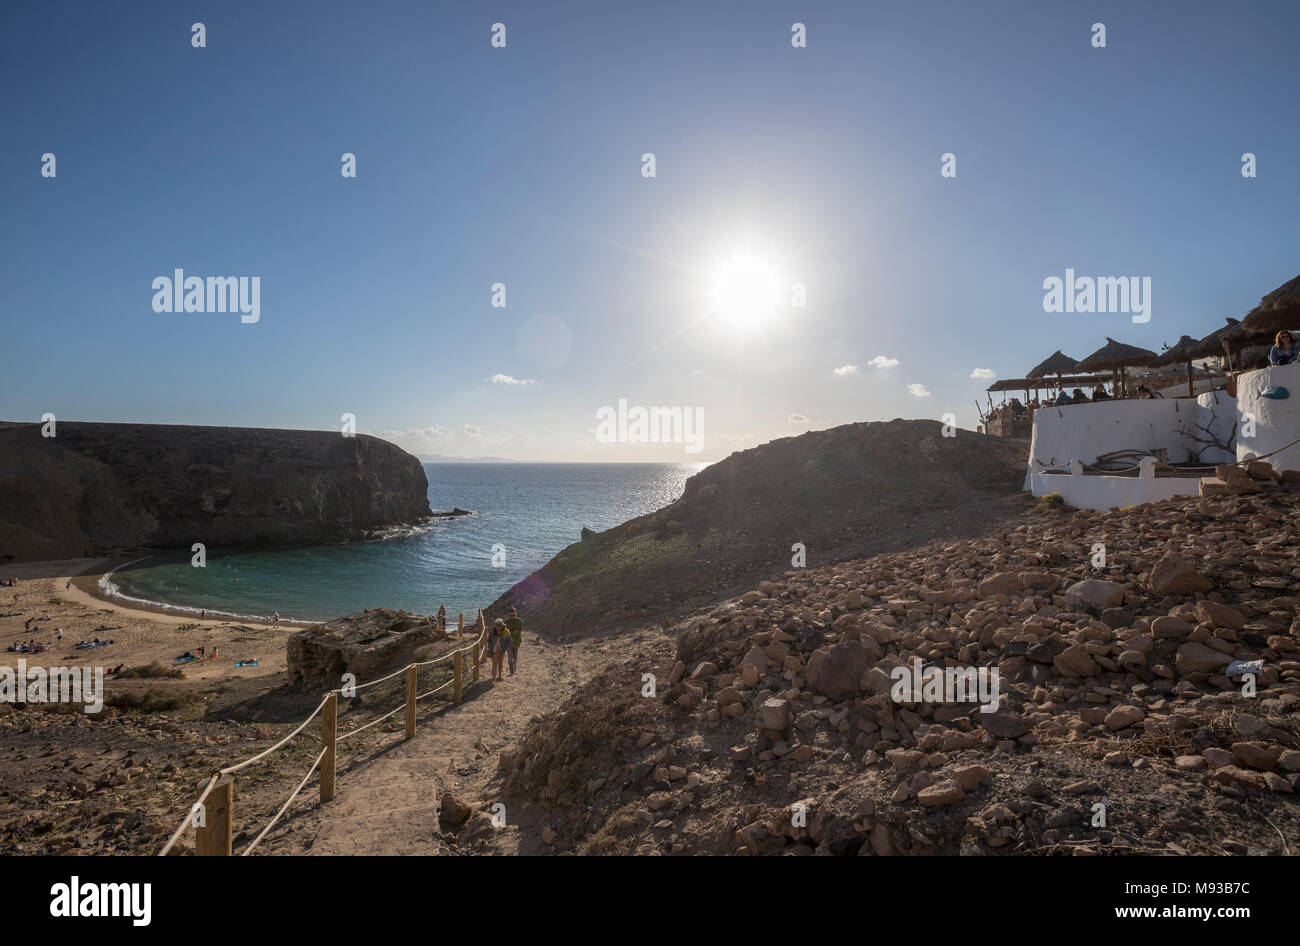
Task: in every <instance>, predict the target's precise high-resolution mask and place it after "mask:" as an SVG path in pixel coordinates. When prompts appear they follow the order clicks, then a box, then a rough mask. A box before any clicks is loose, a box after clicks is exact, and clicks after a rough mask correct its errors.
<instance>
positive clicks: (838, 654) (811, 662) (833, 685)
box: [808, 640, 874, 700]
mask: <svg viewBox="0 0 1300 946" xmlns="http://www.w3.org/2000/svg"><path fill="white" fill-rule="evenodd" d="M873 643H874V641H873ZM872 663H873V660H872V657H871V651H870V650H869V649H868V647H867V645H866V643H865V642H863V641H861V640H856V641H843V642H841V643H839V644H835V645H834V646H832V647H828V648H823V649H821V650H816V651H813V654H812V656H811V657H810V658H809V659H808V682H809V684H810V686H811V687H812V688H813V689H814V690H815V691H816V692H818V693H820V694H821V695H822V696H825V697H829V698H830V699H832V700H845V699H848V698H849V697H852V696H857V695H858V694H859V693H861V692H862V691H861V689H860V684H861V680H862V675H863V674H864V673H866V672H867V669H868V668H869V667H870V666H871V664H872Z"/></svg>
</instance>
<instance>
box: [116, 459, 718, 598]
mask: <svg viewBox="0 0 1300 946" xmlns="http://www.w3.org/2000/svg"><path fill="white" fill-rule="evenodd" d="M421 465H422V466H423V467H424V470H425V475H426V476H427V477H428V480H429V490H428V497H429V505H430V507H431V508H433V509H434V510H435V511H440V512H445V511H450V510H452V509H455V508H460V509H464V510H467V511H469V512H470V513H471V514H470V515H467V516H457V517H454V518H435V519H433V520H430V521H428V522H424V523H419V524H412V525H406V526H401V527H396V528H393V529H390V530H386V532H385V534H383V535H382V536H376V537H375V538H373V539H369V540H366V541H360V542H343V543H335V544H330V545H313V546H305V547H297V548H289V549H267V550H241V549H231V550H228V551H223V550H222V549H220V548H212V547H209V548H208V550H207V563H206V566H204V567H202V568H200V567H195V566H194V565H192V564H191V556H190V554H189V553H188V552H184V553H182V552H167V551H159V552H157V553H151V554H145V555H142V556H139V557H134V558H132V559H131V560H130V561H128V562H126V563H124V564H123V565H121V566H118V568H117V569H116V570H114V571H113V572H111V573H110V574H108V575H106V576H104V577H103V578H102V579H101V580H100V590H101V591H102V592H104V593H106V594H107V595H109V596H110V597H112V598H115V599H117V600H119V601H122V602H124V603H133V604H144V605H150V606H156V607H166V608H170V609H173V610H176V611H180V612H182V613H184V612H190V613H193V614H194V616H195V617H198V616H199V615H200V614H201V613H202V612H206V613H207V616H208V617H214V616H215V617H229V618H232V619H243V620H269V619H270V617H271V615H273V614H274V613H275V612H277V611H278V612H279V614H280V618H281V620H283V621H308V622H317V621H324V620H329V619H330V618H334V617H338V616H340V615H344V614H350V613H353V612H355V611H361V610H363V609H365V608H392V609H394V610H406V611H411V612H415V613H421V614H428V613H434V612H436V611H437V610H438V607H439V606H440V605H445V606H446V608H447V614H448V622H449V623H454V622H455V621H456V617H457V615H458V614H460V613H464V614H465V615H466V621H469V620H471V617H472V616H473V615H474V614H475V611H476V609H478V608H486V607H487V606H488V605H489V604H491V603H492V602H493V601H495V600H496V599H497V598H498V597H500V595H501V594H503V593H504V592H505V591H506V590H507V589H509V588H510V587H511V586H512V585H514V584H515V583H517V582H519V581H521V580H522V579H524V578H526V577H527V576H528V575H529V574H531V573H532V572H534V571H536V570H537V569H538V568H541V567H542V566H543V565H545V564H546V563H547V562H548V561H550V559H551V558H553V557H554V556H555V555H556V554H557V553H558V552H560V551H561V550H562V549H564V548H565V547H567V546H568V545H571V544H572V543H574V542H577V541H578V540H579V539H580V538H581V530H582V529H583V528H584V527H585V528H588V529H592V530H593V531H596V532H600V531H603V530H605V529H609V528H612V527H614V526H616V525H619V524H620V523H623V522H626V521H627V520H629V519H634V518H636V517H637V516H641V515H645V514H646V513H649V512H653V511H654V510H656V509H661V508H663V507H664V506H667V505H669V504H670V503H672V502H674V501H675V500H676V499H677V498H678V497H679V496H681V494H682V490H683V488H684V487H685V484H686V480H687V478H688V477H690V476H691V475H692V474H694V473H696V472H698V471H699V470H701V469H703V468H704V467H706V466H707V465H708V464H706V463H548V462H525V461H509V462H500V461H440V462H427V461H426V462H423V463H422V464H421Z"/></svg>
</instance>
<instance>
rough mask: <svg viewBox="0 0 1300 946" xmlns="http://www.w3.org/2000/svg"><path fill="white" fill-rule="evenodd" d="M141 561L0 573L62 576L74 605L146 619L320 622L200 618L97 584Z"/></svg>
mask: <svg viewBox="0 0 1300 946" xmlns="http://www.w3.org/2000/svg"><path fill="white" fill-rule="evenodd" d="M135 561H140V559H139V558H96V559H64V560H55V561H50V562H25V563H22V564H21V565H13V566H0V575H3V577H6V578H8V577H15V578H18V580H19V581H23V580H30V579H31V578H55V579H58V578H63V579H65V580H66V581H69V582H71V585H70V586H68V587H65V588H60V589H58V591H59V592H60V593H61V594H63V595H64V596H65V597H67V598H68V599H69V600H71V601H74V602H76V603H77V604H81V605H85V606H88V607H98V608H101V609H103V608H104V607H105V606H107V607H108V608H109V609H110V610H112V611H115V612H119V613H122V614H128V615H133V616H136V617H141V618H145V619H148V620H153V621H157V620H159V619H160V618H170V619H177V618H182V619H185V621H186V623H190V624H197V625H200V626H204V627H219V626H222V625H228V624H231V623H239V624H247V625H248V626H250V627H255V628H259V629H265V630H274V629H275V628H276V627H277V626H278V627H294V628H307V627H313V626H315V625H316V624H319V623H320V622H319V621H303V620H296V619H295V620H289V619H287V618H283V619H281V621H280V623H279V625H273V624H271V622H270V621H267V620H265V619H263V618H258V617H254V616H252V615H242V614H224V613H219V612H216V611H209V612H207V613H208V614H209V615H215V616H213V617H200V616H199V614H198V613H197V612H192V611H190V610H189V609H187V608H184V607H181V606H172V605H168V604H165V603H163V602H161V601H145V600H142V599H139V598H131V597H128V596H126V595H114V594H112V593H110V592H106V591H105V590H104V589H102V588H101V587H100V585H99V583H100V581H101V580H102V579H103V578H104V577H105V576H108V575H111V574H112V573H113V572H114V571H116V570H117V569H118V568H120V567H122V566H123V565H127V564H129V563H131V562H135ZM80 563H88V564H85V565H84V566H83V567H82V568H81V569H80V570H79V571H70V570H69V569H70V568H76V567H77V565H78V564H80ZM25 567H30V568H33V569H35V570H38V571H40V572H42V574H34V575H28V576H24V575H11V574H10V573H11V572H12V571H14V570H15V569H22V568H25Z"/></svg>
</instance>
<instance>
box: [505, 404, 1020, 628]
mask: <svg viewBox="0 0 1300 946" xmlns="http://www.w3.org/2000/svg"><path fill="white" fill-rule="evenodd" d="M1024 465H1025V446H1024V443H1023V442H1019V441H1008V440H1003V439H1001V438H998V437H987V436H983V435H981V434H976V433H971V432H970V431H965V430H958V431H956V436H954V437H945V436H943V434H942V426H941V425H940V424H939V423H938V422H937V421H925V420H894V421H890V422H888V423H861V424H846V425H844V426H842V427H834V428H831V429H830V430H821V431H814V432H811V433H807V434H803V435H802V436H799V437H787V438H784V439H782V440H775V441H773V442H771V443H767V444H763V445H762V446H760V447H756V448H754V449H752V450H745V451H742V452H739V453H734V454H732V455H731V456H729V457H727V458H726V459H725V460H722V461H721V462H719V463H715V464H713V465H712V466H709V467H707V468H706V469H704V470H702V471H700V472H699V473H697V474H696V475H695V476H693V477H691V478H690V479H689V480H688V481H687V482H686V488H685V490H684V492H683V495H682V497H681V498H680V499H678V500H677V501H676V502H675V503H673V504H672V505H670V506H666V507H665V508H663V509H661V510H659V511H657V512H654V513H651V514H649V515H645V516H641V517H640V518H637V519H633V520H631V521H630V522H625V523H624V524H623V525H621V526H617V527H616V528H613V529H610V530H608V531H606V532H602V533H594V532H591V531H590V530H587V529H583V530H582V540H581V541H579V542H575V543H574V544H573V545H570V546H569V547H568V548H566V549H565V550H564V551H562V552H561V553H560V554H559V555H557V556H556V557H555V558H553V559H552V560H551V561H550V562H548V563H547V564H546V566H545V567H543V568H542V569H541V570H539V571H537V572H535V573H533V574H532V575H530V576H529V577H528V578H526V579H525V580H524V581H522V582H520V583H519V584H517V585H515V586H514V587H513V588H511V589H510V590H509V591H508V592H506V594H504V595H503V596H502V597H501V598H500V599H499V600H498V601H497V602H496V603H495V604H493V605H492V607H491V608H490V609H489V610H488V612H487V613H488V616H489V617H497V616H499V615H501V614H502V612H503V611H504V610H505V609H506V608H508V607H510V606H511V605H515V606H518V607H519V608H520V610H521V611H522V612H525V620H526V621H527V622H528V623H529V626H530V627H532V628H535V629H536V630H537V631H539V632H540V633H553V634H565V635H573V634H578V635H585V634H591V633H595V632H597V631H601V630H606V629H609V628H612V627H615V626H618V625H623V624H628V623H634V622H638V621H640V622H644V621H646V620H648V619H650V618H654V619H662V618H663V617H664V616H665V615H668V614H672V613H674V612H676V611H679V610H680V608H681V607H682V606H685V605H687V604H692V603H694V604H699V603H702V602H705V601H711V600H716V599H717V598H718V597H720V596H725V595H726V594H727V593H730V592H734V591H737V590H743V589H744V588H746V587H752V585H753V583H754V582H755V581H757V580H758V579H760V578H764V577H767V576H768V575H771V574H773V573H776V572H781V571H784V570H786V569H788V568H790V567H791V564H792V559H793V558H794V556H795V555H796V554H798V552H797V550H796V549H795V548H794V546H795V545H796V543H797V544H799V545H801V546H802V547H803V549H804V555H805V556H806V564H807V565H808V566H809V567H812V566H815V565H820V564H826V563H828V562H835V561H840V560H843V559H846V558H853V557H860V556H862V555H865V554H870V553H873V552H880V551H889V550H891V549H899V548H908V547H912V546H914V545H917V544H920V543H921V542H924V541H927V540H929V539H932V538H936V537H952V538H956V537H961V536H964V535H977V534H979V533H980V532H982V531H983V530H985V529H987V528H990V527H992V526H993V525H994V524H996V523H997V522H998V521H1000V519H1001V518H1002V517H1003V515H1004V514H1005V513H1006V511H1007V509H1006V507H1007V505H1008V504H1015V503H1022V502H1023V500H1022V499H1021V498H1020V487H1021V481H1022V480H1023V479H1024Z"/></svg>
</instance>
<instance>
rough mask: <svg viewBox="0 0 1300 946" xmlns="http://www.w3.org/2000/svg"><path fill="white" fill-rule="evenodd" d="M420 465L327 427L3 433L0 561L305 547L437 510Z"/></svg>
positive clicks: (385, 446)
mask: <svg viewBox="0 0 1300 946" xmlns="http://www.w3.org/2000/svg"><path fill="white" fill-rule="evenodd" d="M427 494H428V482H427V481H426V479H425V475H424V469H423V467H421V466H420V462H419V461H418V460H416V459H415V457H413V456H411V455H410V454H408V453H406V452H405V451H403V450H401V449H400V448H398V447H396V446H394V445H393V444H391V443H388V442H386V441H383V440H378V439H376V438H374V437H368V436H364V435H357V436H355V437H343V436H342V435H341V434H338V433H335V432H332V431H307V430H262V429H256V428H240V427H182V426H171V425H156V424H88V423H75V422H66V421H60V422H59V424H58V428H57V436H56V437H51V438H45V437H42V436H41V426H40V425H39V424H15V425H12V426H5V427H0V561H28V560H35V559H46V558H71V557H75V556H82V555H92V554H102V553H106V552H112V551H116V550H120V549H128V548H136V547H141V546H148V547H152V548H185V549H188V548H189V547H190V546H191V545H192V544H193V543H195V542H203V543H204V544H205V545H207V547H208V548H209V550H213V549H216V548H222V547H225V548H230V547H258V546H263V547H265V546H279V545H310V544H316V543H326V542H336V541H342V540H346V539H356V538H360V537H362V536H363V535H364V534H365V533H366V532H367V531H368V530H371V529H376V528H382V527H385V526H393V525H398V524H400V523H404V522H412V521H414V520H417V519H420V518H422V517H424V516H428V515H429V513H430V510H429V502H428V498H427Z"/></svg>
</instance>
